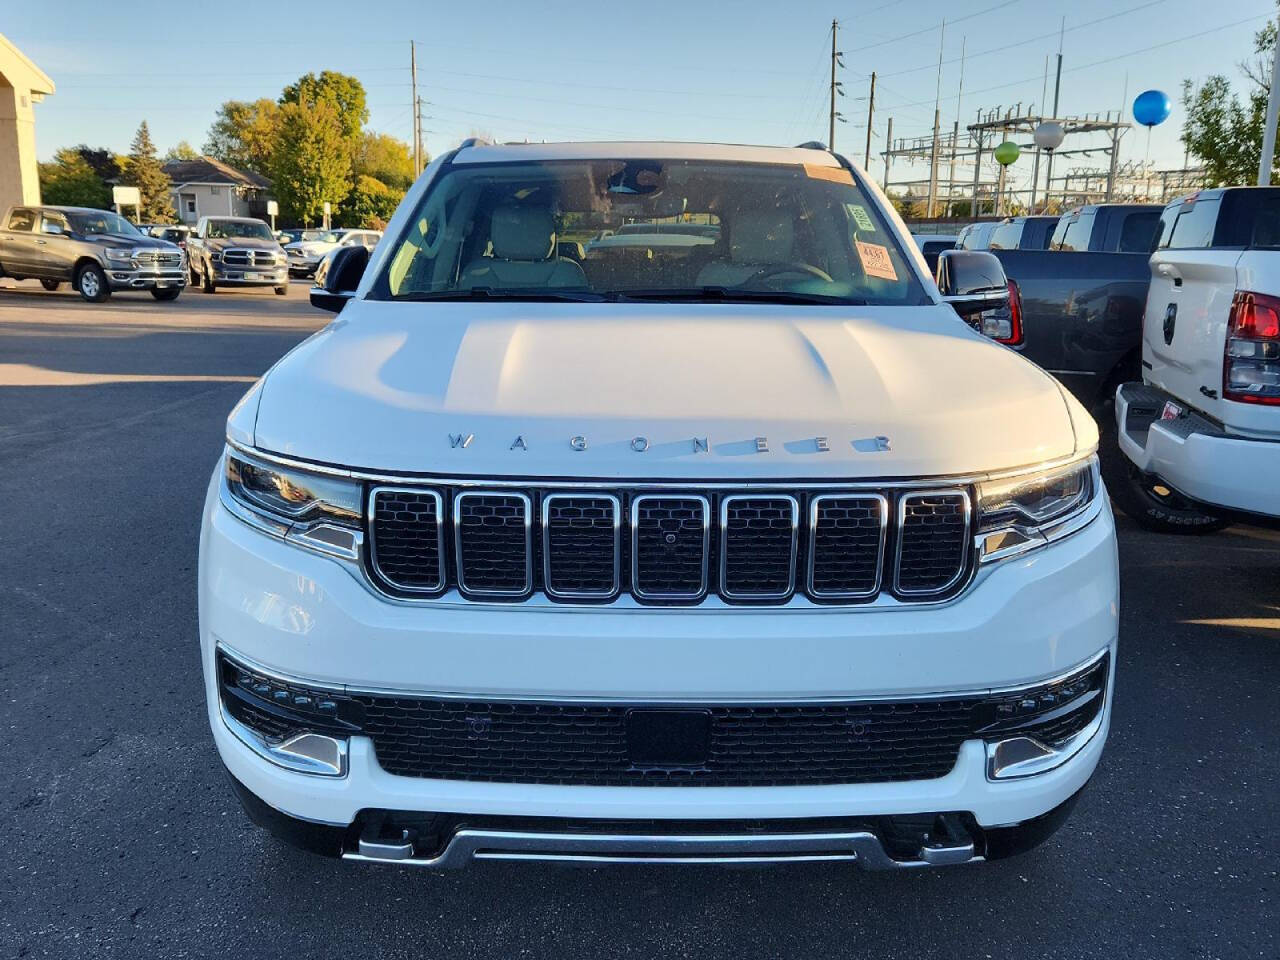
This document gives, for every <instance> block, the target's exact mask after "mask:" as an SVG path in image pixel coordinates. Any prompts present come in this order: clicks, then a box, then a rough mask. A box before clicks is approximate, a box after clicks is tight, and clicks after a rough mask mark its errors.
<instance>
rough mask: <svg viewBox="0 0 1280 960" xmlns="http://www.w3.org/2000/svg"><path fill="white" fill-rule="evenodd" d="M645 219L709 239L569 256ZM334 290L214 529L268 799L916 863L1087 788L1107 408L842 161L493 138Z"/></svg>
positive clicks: (422, 851)
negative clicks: (1059, 377)
mask: <svg viewBox="0 0 1280 960" xmlns="http://www.w3.org/2000/svg"><path fill="white" fill-rule="evenodd" d="M636 223H648V224H651V225H652V226H653V229H652V230H651V231H650V232H651V233H652V234H653V235H655V236H661V235H663V229H662V227H663V225H671V224H699V225H701V226H702V228H704V229H705V233H706V235H707V236H708V237H709V238H710V240H711V242H709V243H700V244H686V245H679V246H673V245H657V246H655V247H653V248H651V249H650V248H645V247H643V246H636V245H632V244H627V245H623V246H619V247H616V248H615V247H600V248H598V249H597V248H592V249H591V250H590V251H587V252H586V253H585V255H584V256H583V257H582V259H581V260H580V261H579V260H577V259H573V258H571V257H564V256H562V255H561V254H560V251H561V250H563V249H570V250H572V249H574V248H575V247H577V246H582V247H584V248H585V242H584V241H585V240H587V239H589V238H590V237H592V236H595V235H597V234H599V233H601V232H602V231H606V230H614V231H615V232H616V231H617V230H618V228H619V227H621V226H622V225H623V224H636ZM943 257H944V258H947V259H946V260H945V261H944V263H946V265H947V273H948V276H949V277H959V276H960V275H961V274H963V273H964V272H965V269H964V268H965V264H966V263H974V262H975V261H974V260H973V258H981V259H982V261H983V263H984V264H985V263H986V261H992V260H993V258H991V257H990V255H989V254H979V253H963V252H961V253H954V252H947V253H944V254H943ZM966 258H969V259H968V260H966ZM365 261H367V267H366V266H365ZM989 266H990V265H989V264H986V267H984V268H983V269H982V270H980V271H979V272H980V273H985V275H986V277H987V278H988V281H987V282H989V283H991V281H990V277H991V276H992V273H991V270H990V269H989ZM995 272H996V273H998V272H999V271H998V269H997V270H996V271H995ZM948 283H949V289H953V290H954V291H956V293H955V296H956V297H957V298H963V299H957V300H956V301H954V305H955V306H956V308H957V309H959V310H962V311H965V312H969V311H971V310H974V309H979V308H982V307H987V308H989V307H990V306H991V305H992V302H993V300H994V301H995V302H998V301H999V299H1000V297H1002V296H1007V290H1006V288H1005V287H1004V285H1003V280H1002V279H1001V281H1000V282H999V283H993V286H994V288H995V292H994V293H990V295H984V294H983V288H981V287H980V286H978V287H973V288H972V289H971V285H970V284H967V283H962V282H960V281H959V280H958V279H957V280H956V281H955V282H954V283H952V282H951V281H948ZM319 284H320V289H317V290H316V291H315V292H314V293H313V300H314V301H315V302H317V303H320V304H332V305H335V306H336V305H339V304H342V303H343V301H345V306H343V307H342V312H341V315H340V316H339V317H338V319H337V320H335V321H334V322H333V323H332V324H330V325H329V326H328V327H327V328H325V329H324V330H322V331H320V332H319V333H317V334H316V335H315V336H313V337H311V338H310V339H309V340H307V341H306V342H305V343H303V344H302V345H300V346H299V347H298V348H297V349H295V350H294V351H293V352H292V353H290V354H289V355H287V356H286V357H285V358H284V359H283V360H281V361H280V362H279V363H278V364H276V366H275V367H273V368H272V369H271V370H270V371H269V372H268V373H267V374H266V375H265V376H264V377H263V378H262V379H261V380H260V381H259V382H258V383H257V384H256V385H255V386H254V387H253V388H252V389H251V390H250V391H249V393H248V394H247V395H246V396H245V397H244V399H243V400H242V401H241V402H240V404H239V405H238V406H237V407H236V408H235V410H234V411H233V412H232V413H231V416H230V418H229V420H228V423H227V446H226V451H225V453H224V454H223V456H222V457H221V459H220V461H219V463H218V466H217V469H216V470H215V471H214V475H213V478H212V481H211V483H210V485H209V495H208V500H207V503H206V506H205V511H204V523H203V528H202V532H201V542H200V587H199V595H200V640H201V647H202V650H201V653H202V660H203V665H204V670H205V679H206V690H207V694H208V704H209V720H210V722H211V724H212V728H213V735H214V739H215V741H216V743H217V746H218V750H219V752H220V754H221V756H222V759H223V762H224V763H225V764H226V766H227V768H228V770H229V771H230V773H231V777H232V780H233V783H234V784H235V786H236V790H237V792H238V794H239V796H240V798H241V800H242V802H243V804H244V806H245V808H246V810H247V811H248V812H249V815H250V816H251V817H252V818H253V819H254V821H255V822H257V823H259V824H261V825H263V826H265V827H268V828H269V829H270V830H272V831H273V832H274V833H276V834H277V835H279V836H281V837H284V838H287V839H289V840H291V841H293V842H294V843H297V844H299V845H302V846H304V847H306V848H308V849H311V850H315V851H319V852H322V853H327V854H330V855H340V856H342V857H345V858H349V859H352V860H366V861H370V860H372V861H389V862H395V863H400V864H407V865H415V866H425V867H445V866H457V865H460V864H463V863H467V862H469V861H470V860H472V859H476V858H489V859H516V860H527V859H549V860H556V861H566V860H581V861H587V862H591V863H601V862H613V861H618V862H627V863H634V862H641V861H643V862H653V861H661V862H681V863H684V862H730V863H742V862H752V863H757V862H772V861H788V860H814V859H821V860H845V861H854V862H857V863H859V864H861V865H862V866H866V867H876V868H904V867H917V866H925V865H936V864H948V863H966V862H971V861H976V860H982V859H992V858H997V857H1002V856H1008V855H1010V854H1012V853H1016V852H1019V851H1021V850H1024V849H1027V848H1029V847H1031V846H1034V845H1035V844H1036V843H1038V842H1039V841H1040V840H1041V839H1043V838H1044V837H1046V836H1047V835H1049V834H1050V833H1051V832H1052V831H1053V830H1054V829H1056V828H1057V826H1058V825H1059V824H1060V823H1061V822H1062V821H1063V819H1064V818H1065V817H1066V815H1067V813H1068V812H1069V810H1070V809H1071V806H1072V804H1073V802H1074V800H1075V797H1076V796H1077V794H1078V793H1079V791H1080V790H1081V789H1082V788H1083V787H1084V785H1085V783H1086V782H1087V781H1088V780H1089V777H1090V775H1091V774H1092V773H1093V770H1094V768H1095V766H1096V765H1097V763H1098V759H1099V756H1100V755H1101V753H1102V749H1103V742H1104V740H1105V737H1106V732H1107V727H1108V723H1109V718H1110V704H1111V695H1112V689H1113V683H1112V680H1113V675H1114V661H1115V650H1116V640H1117V622H1118V583H1117V566H1116V543H1115V533H1114V527H1113V523H1112V516H1111V512H1110V508H1109V506H1108V501H1107V497H1106V496H1105V493H1104V491H1103V489H1102V487H1101V483H1100V480H1099V476H1098V469H1097V461H1096V456H1095V449H1096V445H1097V436H1098V434H1097V430H1096V427H1095V424H1094V423H1093V421H1092V420H1091V419H1090V418H1089V415H1088V414H1087V413H1086V412H1085V411H1084V410H1083V408H1081V406H1080V405H1079V404H1078V403H1076V401H1075V400H1073V399H1072V398H1071V396H1070V395H1069V394H1068V393H1067V392H1066V391H1065V390H1063V389H1062V388H1061V387H1060V386H1059V385H1058V384H1057V383H1056V382H1055V381H1054V380H1053V379H1052V378H1051V377H1049V376H1048V375H1047V374H1045V373H1044V372H1042V371H1041V370H1040V369H1038V368H1037V367H1035V366H1034V365H1032V364H1030V363H1028V362H1026V361H1025V360H1023V359H1022V358H1021V357H1019V356H1018V355H1017V354H1016V353H1014V352H1013V351H1011V350H1008V349H1006V348H1004V347H1002V346H999V345H997V344H994V343H992V342H991V341H990V340H988V339H986V338H985V337H983V336H981V335H979V334H977V333H975V332H973V331H972V330H970V329H969V327H968V326H966V324H965V323H964V322H962V321H961V320H960V319H959V318H958V317H957V315H956V310H953V308H952V307H953V305H952V304H951V303H948V302H946V301H944V300H943V298H942V296H941V295H940V293H939V290H938V288H937V287H936V286H935V284H934V282H933V280H932V279H931V278H930V277H929V275H928V274H927V273H926V272H925V269H924V264H923V261H922V259H921V257H920V255H919V253H918V251H917V250H916V249H915V247H914V245H913V244H912V242H911V239H910V236H909V235H908V234H907V232H906V230H905V228H904V227H903V224H902V222H901V221H900V220H899V219H898V218H897V217H896V216H895V215H894V213H893V211H892V208H891V207H890V205H889V204H888V203H887V202H886V200H885V198H884V196H883V195H882V194H881V193H880V191H879V190H878V189H877V188H876V186H875V185H874V183H872V182H871V181H869V180H868V179H867V178H866V177H865V176H864V174H863V173H862V172H861V171H858V170H856V169H854V168H853V167H852V166H850V165H849V164H848V163H847V162H846V161H845V160H844V159H843V158H841V157H838V156H836V155H833V154H831V153H828V152H826V151H824V150H819V149H807V148H797V149H780V148H771V147H741V146H710V145H697V144H686V143H666V144H663V143H621V144H598V143H595V144H578V145H574V144H536V145H535V144H527V145H510V146H492V145H488V144H483V143H475V142H467V143H465V144H463V146H462V147H460V148H459V149H458V150H456V151H453V152H451V153H448V154H446V155H444V156H442V157H440V158H438V159H437V160H436V161H435V162H434V163H432V165H431V166H430V167H429V168H428V169H427V171H426V172H425V174H424V175H423V177H422V178H421V179H420V180H419V182H418V183H417V184H416V185H415V186H414V187H413V189H412V190H411V191H410V192H409V194H408V196H407V197H406V198H405V200H404V202H403V203H402V204H401V207H400V209H399V211H398V212H397V213H396V215H395V218H394V219H393V220H392V222H391V224H390V225H389V227H388V230H387V234H386V237H385V238H384V240H383V241H382V243H381V244H380V245H379V246H378V248H377V250H376V251H374V253H373V254H372V255H371V256H370V255H368V254H367V253H366V252H365V251H364V250H362V249H359V250H351V251H339V252H338V253H337V254H335V255H334V257H333V259H332V261H331V262H330V264H329V269H328V271H327V272H326V273H325V275H323V276H322V277H321V278H320V279H319ZM975 291H976V292H975Z"/></svg>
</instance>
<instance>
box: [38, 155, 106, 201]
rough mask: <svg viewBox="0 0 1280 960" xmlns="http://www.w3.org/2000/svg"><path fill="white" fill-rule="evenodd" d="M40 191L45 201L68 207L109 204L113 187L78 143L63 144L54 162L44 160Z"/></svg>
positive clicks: (41, 168)
mask: <svg viewBox="0 0 1280 960" xmlns="http://www.w3.org/2000/svg"><path fill="white" fill-rule="evenodd" d="M40 195H41V197H43V199H44V202H45V203H51V204H59V205H61V206H67V207H98V208H99V209H101V208H103V207H106V206H107V205H109V204H110V203H111V191H110V190H109V189H108V188H107V185H106V184H105V183H103V182H102V178H101V177H100V176H98V174H97V173H95V172H94V169H93V167H91V166H90V165H89V163H88V161H86V160H85V158H84V157H83V156H82V155H81V153H80V150H79V149H78V148H76V147H63V148H62V149H61V150H59V151H57V152H56V153H54V155H53V160H52V162H50V163H42V164H40Z"/></svg>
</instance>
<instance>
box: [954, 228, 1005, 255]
mask: <svg viewBox="0 0 1280 960" xmlns="http://www.w3.org/2000/svg"><path fill="white" fill-rule="evenodd" d="M997 226H999V224H997V223H996V222H995V221H984V222H982V223H971V224H969V225H968V226H967V227H965V228H964V229H963V230H961V231H960V236H958V237H957V238H956V247H958V248H959V249H961V250H986V249H987V246H988V241H989V240H990V239H991V231H993V230H995V228H996V227H997Z"/></svg>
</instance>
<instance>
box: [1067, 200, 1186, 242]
mask: <svg viewBox="0 0 1280 960" xmlns="http://www.w3.org/2000/svg"><path fill="white" fill-rule="evenodd" d="M1161 209H1163V208H1162V207H1161V206H1160V204H1158V203H1091V204H1089V205H1087V206H1083V207H1076V208H1075V209H1074V210H1068V211H1067V212H1066V213H1064V214H1063V215H1062V218H1061V219H1060V220H1059V221H1058V225H1057V226H1056V227H1054V230H1053V236H1052V238H1050V240H1049V249H1050V250H1074V251H1076V252H1081V251H1085V250H1089V251H1093V252H1095V253H1097V252H1105V253H1147V252H1148V251H1150V250H1151V245H1152V242H1153V241H1154V240H1155V236H1156V227H1157V225H1158V224H1159V222H1160V211H1161Z"/></svg>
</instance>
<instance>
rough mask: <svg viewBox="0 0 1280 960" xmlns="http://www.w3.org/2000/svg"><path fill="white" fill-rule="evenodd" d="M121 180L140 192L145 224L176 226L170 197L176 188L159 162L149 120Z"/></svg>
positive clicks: (135, 142)
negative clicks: (172, 224)
mask: <svg viewBox="0 0 1280 960" xmlns="http://www.w3.org/2000/svg"><path fill="white" fill-rule="evenodd" d="M121 180H122V182H123V183H125V184H128V185H129V186H133V187H137V188H138V193H139V194H140V195H141V199H142V205H141V210H139V212H138V214H139V217H140V219H141V221H142V222H144V223H173V222H174V221H175V220H176V219H177V217H176V216H175V215H174V212H173V197H172V195H171V194H170V190H171V188H172V184H171V183H169V178H168V176H166V174H165V172H164V170H162V169H161V167H160V161H159V160H157V159H156V146H155V144H154V143H152V142H151V131H150V130H148V129H147V121H145V120H143V121H142V125H141V126H139V127H138V132H137V133H136V134H135V135H134V137H133V144H132V146H130V148H129V166H128V168H127V169H126V170H125V172H124V175H123V177H121Z"/></svg>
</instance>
